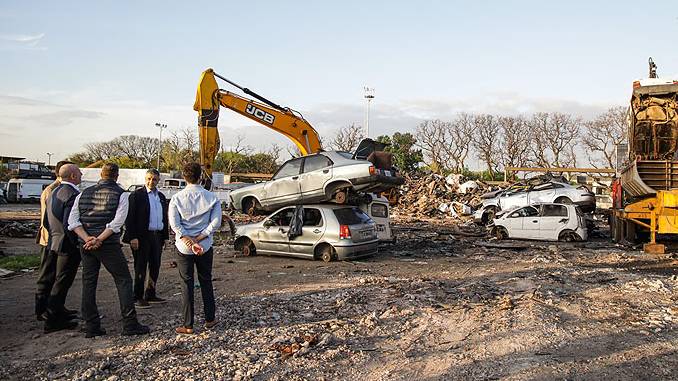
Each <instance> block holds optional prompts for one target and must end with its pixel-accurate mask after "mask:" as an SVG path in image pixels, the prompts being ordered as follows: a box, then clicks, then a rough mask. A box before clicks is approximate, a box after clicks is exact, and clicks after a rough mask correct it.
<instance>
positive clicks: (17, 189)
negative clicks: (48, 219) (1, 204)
mask: <svg viewBox="0 0 678 381" xmlns="http://www.w3.org/2000/svg"><path fill="white" fill-rule="evenodd" d="M53 181H54V180H52V179H10V180H9V182H8V183H7V201H8V202H39V201H40V194H41V193H42V190H43V189H45V188H46V187H47V186H48V185H49V184H51V183H52V182H53Z"/></svg>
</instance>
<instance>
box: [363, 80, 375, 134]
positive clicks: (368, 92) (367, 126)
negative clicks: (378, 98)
mask: <svg viewBox="0 0 678 381" xmlns="http://www.w3.org/2000/svg"><path fill="white" fill-rule="evenodd" d="M364 89H365V99H367V113H366V115H365V137H366V138H369V137H370V102H372V99H374V88H369V87H367V86H365V87H364Z"/></svg>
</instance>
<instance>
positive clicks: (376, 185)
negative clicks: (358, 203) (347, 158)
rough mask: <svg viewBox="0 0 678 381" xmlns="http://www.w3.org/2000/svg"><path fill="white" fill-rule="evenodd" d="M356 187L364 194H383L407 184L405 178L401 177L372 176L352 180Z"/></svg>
mask: <svg viewBox="0 0 678 381" xmlns="http://www.w3.org/2000/svg"><path fill="white" fill-rule="evenodd" d="M351 183H352V184H353V186H354V187H357V188H359V189H360V190H361V191H363V192H375V193H376V192H383V191H386V190H389V189H391V188H395V187H397V186H399V185H403V184H405V178H403V177H399V176H386V175H371V176H364V177H358V178H355V179H351Z"/></svg>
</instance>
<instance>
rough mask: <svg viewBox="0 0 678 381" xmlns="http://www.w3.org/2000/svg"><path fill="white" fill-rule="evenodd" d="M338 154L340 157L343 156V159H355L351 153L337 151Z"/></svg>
mask: <svg viewBox="0 0 678 381" xmlns="http://www.w3.org/2000/svg"><path fill="white" fill-rule="evenodd" d="M337 153H338V154H339V155H341V156H342V157H343V158H345V159H353V154H352V153H350V152H346V151H337Z"/></svg>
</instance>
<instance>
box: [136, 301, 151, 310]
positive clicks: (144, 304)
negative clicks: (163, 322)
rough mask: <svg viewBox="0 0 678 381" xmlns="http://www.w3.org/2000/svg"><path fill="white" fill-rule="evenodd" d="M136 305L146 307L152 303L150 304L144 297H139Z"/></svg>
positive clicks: (149, 306)
mask: <svg viewBox="0 0 678 381" xmlns="http://www.w3.org/2000/svg"><path fill="white" fill-rule="evenodd" d="M134 307H136V308H141V309H144V308H151V305H150V304H148V302H147V301H145V300H143V299H137V301H136V302H134Z"/></svg>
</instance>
